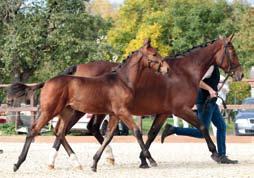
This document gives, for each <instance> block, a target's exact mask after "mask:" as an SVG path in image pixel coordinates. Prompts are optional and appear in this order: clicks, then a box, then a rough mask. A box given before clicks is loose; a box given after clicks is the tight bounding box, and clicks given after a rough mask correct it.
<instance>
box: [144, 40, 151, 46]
mask: <svg viewBox="0 0 254 178" xmlns="http://www.w3.org/2000/svg"><path fill="white" fill-rule="evenodd" d="M144 46H147V47H150V46H151V39H150V38H148V39H145V41H144Z"/></svg>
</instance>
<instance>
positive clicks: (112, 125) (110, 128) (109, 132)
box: [91, 116, 118, 172]
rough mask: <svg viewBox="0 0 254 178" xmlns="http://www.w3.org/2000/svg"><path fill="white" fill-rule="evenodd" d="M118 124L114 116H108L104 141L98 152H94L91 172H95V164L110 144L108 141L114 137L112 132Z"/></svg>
mask: <svg viewBox="0 0 254 178" xmlns="http://www.w3.org/2000/svg"><path fill="white" fill-rule="evenodd" d="M117 124H118V119H117V117H116V116H110V119H109V123H108V127H107V132H106V135H105V139H104V141H103V143H102V145H101V147H100V148H99V150H98V151H97V152H96V154H95V155H94V157H93V165H92V167H91V168H92V171H94V172H96V170H97V164H98V161H99V159H100V157H101V155H102V153H103V150H104V149H105V148H106V146H107V145H108V144H109V143H110V141H111V140H112V138H113V136H114V132H115V130H116V127H117Z"/></svg>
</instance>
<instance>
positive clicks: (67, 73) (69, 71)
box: [61, 65, 77, 75]
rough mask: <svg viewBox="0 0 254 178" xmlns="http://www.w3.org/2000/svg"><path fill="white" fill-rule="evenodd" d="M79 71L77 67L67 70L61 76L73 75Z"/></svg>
mask: <svg viewBox="0 0 254 178" xmlns="http://www.w3.org/2000/svg"><path fill="white" fill-rule="evenodd" d="M76 71H77V65H73V66H71V67H68V68H66V69H65V70H64V71H63V72H62V73H61V74H62V75H73V74H74V73H75V72H76Z"/></svg>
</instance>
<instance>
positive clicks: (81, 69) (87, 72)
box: [74, 61, 118, 77]
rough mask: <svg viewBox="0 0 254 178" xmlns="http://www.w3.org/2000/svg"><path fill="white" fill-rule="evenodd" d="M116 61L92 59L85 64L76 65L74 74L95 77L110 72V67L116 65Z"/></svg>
mask: <svg viewBox="0 0 254 178" xmlns="http://www.w3.org/2000/svg"><path fill="white" fill-rule="evenodd" d="M117 65H118V64H117V63H113V62H109V61H94V62H89V63H87V64H79V65H77V68H76V72H75V73H74V75H75V76H81V77H95V76H100V75H103V74H105V73H108V72H111V71H112V68H113V67H115V66H117Z"/></svg>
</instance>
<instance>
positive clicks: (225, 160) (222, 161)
mask: <svg viewBox="0 0 254 178" xmlns="http://www.w3.org/2000/svg"><path fill="white" fill-rule="evenodd" d="M219 163H220V164H237V163H238V161H237V160H231V159H229V158H228V157H227V156H225V155H222V156H220V162H219Z"/></svg>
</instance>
